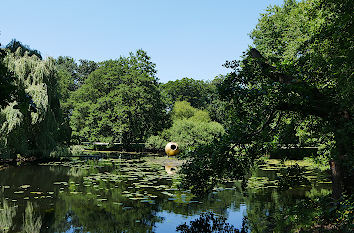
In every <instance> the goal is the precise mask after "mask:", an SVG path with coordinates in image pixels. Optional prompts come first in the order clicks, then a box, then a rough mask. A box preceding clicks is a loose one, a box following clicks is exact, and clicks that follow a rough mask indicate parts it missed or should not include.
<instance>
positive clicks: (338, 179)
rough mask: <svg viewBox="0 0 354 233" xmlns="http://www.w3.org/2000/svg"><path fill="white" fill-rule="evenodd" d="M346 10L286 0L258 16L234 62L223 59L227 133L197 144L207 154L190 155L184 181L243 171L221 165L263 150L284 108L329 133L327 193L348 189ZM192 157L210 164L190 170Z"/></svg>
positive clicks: (338, 4)
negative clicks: (249, 42)
mask: <svg viewBox="0 0 354 233" xmlns="http://www.w3.org/2000/svg"><path fill="white" fill-rule="evenodd" d="M352 12H353V2H352V1H324V0H307V1H302V2H296V1H292V0H287V1H285V2H284V4H283V5H282V6H274V7H270V8H268V9H267V11H266V13H264V14H262V15H261V18H260V20H259V23H258V24H257V26H256V29H255V30H254V31H253V32H252V33H251V37H252V38H253V41H254V45H255V48H251V49H249V51H248V52H247V53H246V54H245V56H244V58H243V59H242V61H241V62H237V61H233V62H227V63H226V67H229V68H232V69H233V70H234V71H233V72H232V73H230V74H229V76H228V77H227V78H226V79H225V81H224V82H223V88H222V89H223V93H224V97H225V99H226V100H227V101H228V102H229V103H230V106H231V107H229V111H228V115H229V116H230V117H229V118H230V119H233V120H232V122H231V124H230V127H228V134H227V136H226V137H225V140H223V142H222V143H221V145H215V146H214V147H212V148H208V149H206V150H205V152H206V154H208V155H209V158H208V159H203V158H202V159H201V158H196V159H195V160H193V161H191V163H189V164H188V165H187V169H186V170H185V172H186V174H188V175H189V176H188V175H187V176H186V177H187V183H195V182H199V183H201V182H200V180H201V179H202V180H207V181H204V182H206V184H215V183H216V181H215V177H219V178H220V179H222V178H223V177H225V176H226V177H230V176H231V177H232V176H235V177H237V176H243V175H245V174H246V173H247V170H248V168H249V166H250V165H247V166H244V168H243V169H242V168H241V169H239V172H236V173H233V172H229V169H230V166H223V164H225V161H233V162H232V163H231V164H234V165H235V166H236V165H237V162H240V163H243V164H252V161H253V159H254V158H257V157H258V156H259V155H261V154H262V153H264V151H265V150H267V149H269V146H270V145H271V144H270V142H271V141H272V138H273V137H274V135H276V134H277V133H278V134H279V130H280V128H279V127H278V125H279V121H280V120H281V119H282V117H283V116H284V114H288V116H290V118H294V117H295V116H297V117H300V118H302V119H303V121H305V120H311V119H316V121H317V123H316V124H317V127H318V128H319V129H318V130H317V132H318V133H320V134H322V135H332V138H333V140H334V142H335V143H334V146H332V148H328V150H329V153H328V155H329V156H330V159H331V161H332V162H331V170H332V176H333V194H334V196H335V197H336V198H338V197H339V196H340V195H341V192H342V190H343V188H344V190H345V191H347V192H348V193H352V191H353V186H352V184H351V183H352V182H351V180H352V179H353V177H352V176H353V174H354V173H353V158H352V155H353V132H354V130H353V129H354V128H353V127H354V126H353V118H352V112H353V110H354V109H353V104H352V103H353V93H354V90H353V87H354V85H353V80H354V79H353V65H352V60H353V47H354V46H353V38H354V37H353V35H352V33H353V21H352ZM289 114H290V115H289ZM332 145H333V144H332ZM208 151H209V152H208ZM246 155H247V157H245V156H246ZM198 159H199V160H198ZM197 160H198V161H197ZM193 162H196V164H198V166H205V167H210V169H209V170H208V172H207V173H205V174H198V176H196V175H195V176H194V175H193V174H192V173H191V171H192V168H193V167H195V166H196V165H194V164H193ZM211 163H215V164H217V165H211ZM229 164H230V163H229ZM236 167H237V168H239V166H236ZM211 177H213V178H211ZM220 179H219V180H220ZM205 187H207V186H205Z"/></svg>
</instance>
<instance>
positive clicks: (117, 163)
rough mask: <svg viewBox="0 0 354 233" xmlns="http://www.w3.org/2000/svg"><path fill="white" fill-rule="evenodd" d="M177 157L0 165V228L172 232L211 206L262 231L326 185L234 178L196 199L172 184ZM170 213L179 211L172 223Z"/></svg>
mask: <svg viewBox="0 0 354 233" xmlns="http://www.w3.org/2000/svg"><path fill="white" fill-rule="evenodd" d="M180 163H181V162H180V161H178V160H175V159H174V160H171V159H167V158H142V159H135V158H133V159H131V158H130V159H124V158H105V159H95V160H89V159H77V160H74V161H70V162H60V163H59V162H55V163H47V164H41V165H39V166H25V167H11V168H9V169H6V170H2V171H0V185H1V190H2V191H1V192H0V200H2V201H0V202H1V203H0V204H1V205H0V207H1V209H0V227H1V228H0V229H1V230H2V231H3V232H20V231H24V232H38V231H39V230H40V231H41V232H76V231H79V232H123V231H124V232H175V231H176V226H178V225H179V224H183V223H184V222H187V221H186V220H184V221H182V222H181V219H184V218H187V217H188V218H192V219H190V220H193V219H195V218H198V217H199V216H200V214H201V213H203V212H212V213H214V214H217V215H218V216H224V217H225V218H227V223H229V224H231V225H234V226H235V227H238V228H241V222H242V219H243V217H244V215H247V217H248V219H249V221H248V224H249V227H250V229H252V231H253V230H254V231H258V232H265V231H267V230H270V231H272V229H273V230H274V229H275V230H277V228H276V226H277V225H279V226H280V227H283V228H282V229H287V227H289V226H291V221H292V219H291V216H293V215H291V213H288V212H285V210H286V209H289V206H295V205H297V204H298V203H299V201H301V200H304V199H305V193H306V192H307V195H308V196H309V195H321V193H326V192H327V191H326V189H323V190H322V191H317V190H318V188H316V187H313V188H312V191H310V188H308V187H307V188H306V187H303V188H302V189H300V190H298V191H297V192H294V191H291V192H282V193H278V192H277V190H276V189H275V188H266V187H264V185H263V186H261V185H255V186H254V188H252V189H249V190H248V191H247V192H246V193H245V192H243V191H242V190H241V185H240V184H239V183H238V182H236V183H230V184H229V185H225V186H223V187H219V188H218V189H215V190H214V192H213V193H211V194H210V195H209V196H207V197H204V198H203V199H198V198H196V197H194V196H193V195H191V194H190V192H189V191H188V190H178V189H177V187H178V186H179V183H180V178H179V176H178V174H176V171H177V170H178V167H179V165H180ZM269 179H271V177H270V178H269ZM256 181H257V180H255V181H254V182H256ZM257 182H260V180H258V181H257ZM267 182H268V181H267ZM294 211H295V210H294ZM295 212H296V211H295ZM176 216H180V217H181V218H180V217H178V219H180V220H178V221H179V222H176V221H175V220H176V219H177V217H176ZM286 216H287V218H288V219H287V218H285V217H286ZM289 216H290V217H289ZM299 219H300V218H299ZM299 221H300V220H299ZM295 223H296V221H295ZM162 229H163V230H162ZM1 230H0V231H1ZM166 230H167V231H166Z"/></svg>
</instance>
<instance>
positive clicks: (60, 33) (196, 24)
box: [0, 0, 283, 83]
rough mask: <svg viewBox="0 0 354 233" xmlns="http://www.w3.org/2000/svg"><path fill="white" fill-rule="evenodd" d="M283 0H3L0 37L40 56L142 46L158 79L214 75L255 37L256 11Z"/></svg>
mask: <svg viewBox="0 0 354 233" xmlns="http://www.w3.org/2000/svg"><path fill="white" fill-rule="evenodd" d="M282 2H283V0H149V1H148V0H129V1H128V0H125V1H121V0H51V1H48V0H31V1H29V0H22V1H19V0H1V1H0V9H1V11H0V43H1V44H2V45H6V44H7V43H9V42H10V41H11V39H13V38H15V39H17V40H19V41H21V42H22V43H24V44H26V45H29V46H30V47H31V48H32V49H37V50H39V51H41V53H42V56H44V57H48V56H51V57H55V58H56V57H58V56H70V57H73V58H74V59H76V60H78V59H88V60H93V61H97V62H99V61H104V60H108V59H117V58H119V57H120V56H129V52H135V51H136V50H138V49H143V50H145V51H146V52H147V53H148V55H149V56H150V57H151V60H152V61H153V62H154V63H155V64H156V68H157V71H158V73H157V77H158V78H159V79H160V81H161V82H164V83H165V82H168V81H170V80H176V79H181V78H183V77H188V78H193V79H199V80H212V79H213V78H214V77H215V76H217V75H219V74H226V73H228V72H230V70H228V69H226V68H224V67H223V66H222V64H224V63H225V61H226V60H235V59H239V58H240V56H241V55H242V52H243V51H245V50H246V49H247V48H248V46H249V45H251V44H252V40H251V39H250V37H249V33H250V32H251V31H252V29H254V28H255V26H256V24H257V22H258V19H259V17H260V14H261V13H264V12H265V10H266V8H267V7H268V6H270V5H281V4H282Z"/></svg>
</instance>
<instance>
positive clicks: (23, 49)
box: [6, 39, 42, 60]
mask: <svg viewBox="0 0 354 233" xmlns="http://www.w3.org/2000/svg"><path fill="white" fill-rule="evenodd" d="M18 48H21V50H18ZM6 49H8V50H10V52H11V53H15V52H16V51H21V54H20V56H24V55H25V53H28V56H32V55H36V57H38V58H39V59H40V60H42V55H41V52H40V51H38V50H36V49H31V48H30V47H29V46H28V45H24V44H22V43H21V42H20V41H18V40H16V39H12V40H11V42H10V43H8V44H7V45H6Z"/></svg>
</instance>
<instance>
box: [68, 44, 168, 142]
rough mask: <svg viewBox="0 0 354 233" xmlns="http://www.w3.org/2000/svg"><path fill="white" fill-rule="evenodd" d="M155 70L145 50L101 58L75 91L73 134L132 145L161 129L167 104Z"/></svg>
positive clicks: (79, 136)
mask: <svg viewBox="0 0 354 233" xmlns="http://www.w3.org/2000/svg"><path fill="white" fill-rule="evenodd" d="M155 73H156V71H155V64H153V63H152V62H151V61H150V57H148V56H147V54H146V52H144V51H142V50H138V51H137V52H136V53H135V54H133V53H131V54H130V56H129V57H120V58H119V59H117V60H109V61H105V62H102V63H101V64H100V67H99V68H98V69H97V70H95V71H94V72H92V73H91V74H90V75H89V77H88V78H87V79H86V80H85V82H84V84H83V85H82V86H81V87H80V88H79V89H78V90H77V91H75V93H73V96H72V102H73V111H72V116H71V121H70V124H71V127H72V129H73V138H74V139H76V140H78V141H101V142H121V143H123V144H124V145H129V144H130V143H132V142H139V141H142V140H144V139H145V138H146V137H148V136H150V135H151V134H152V133H155V132H158V131H159V130H161V129H162V128H163V126H164V122H165V119H164V115H165V106H164V104H163V103H162V100H161V95H160V92H159V89H158V82H157V79H156V78H155Z"/></svg>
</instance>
